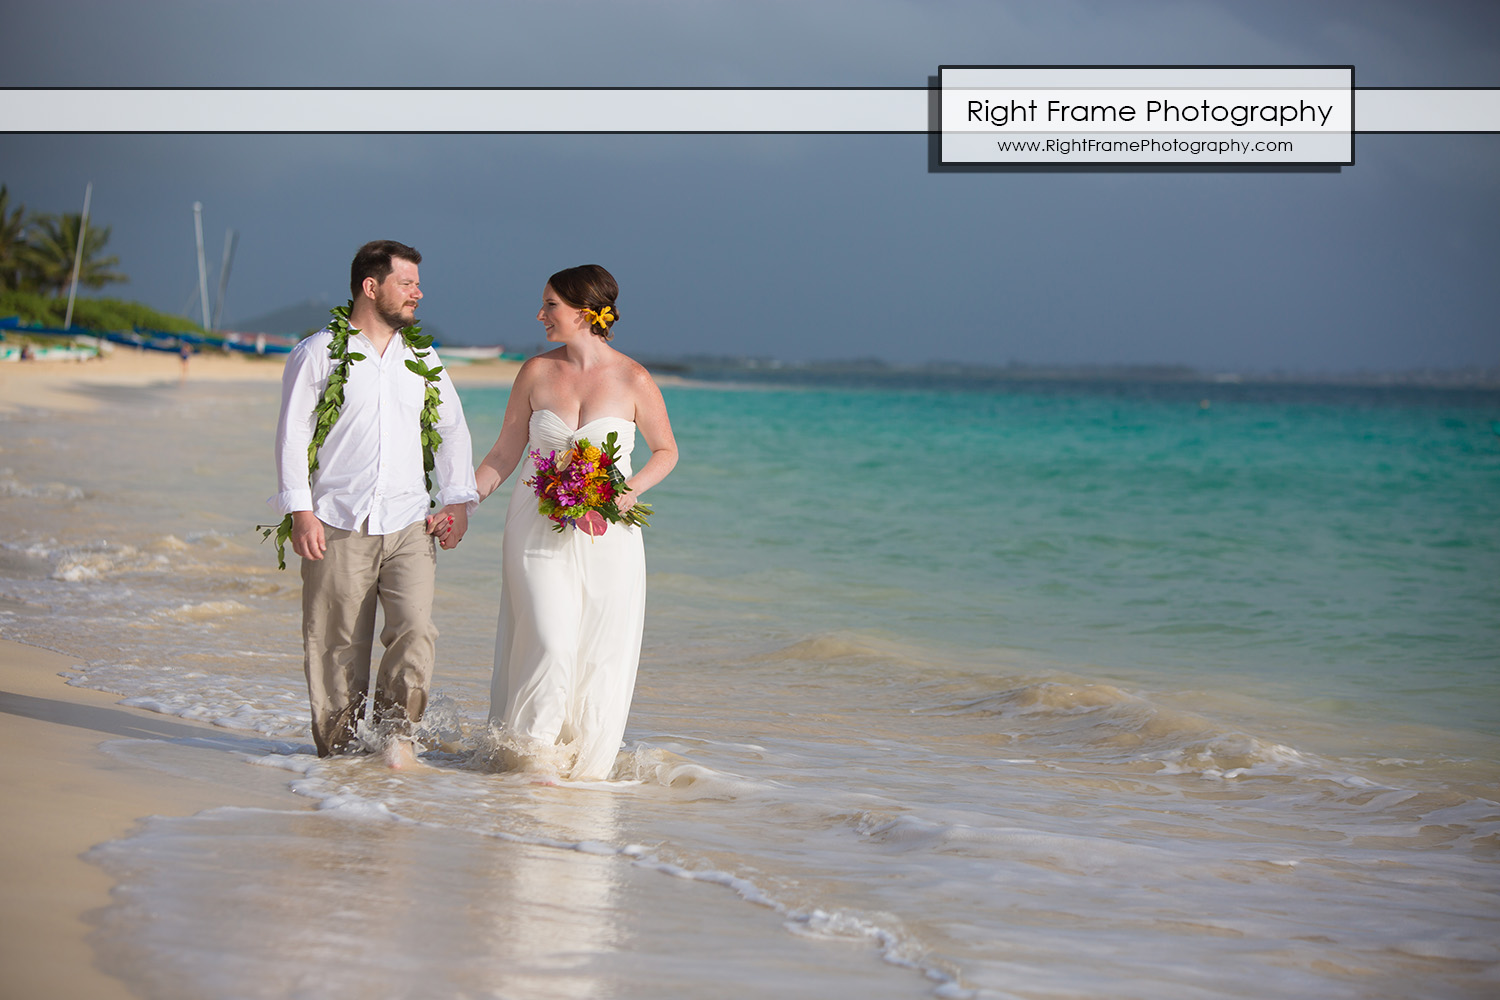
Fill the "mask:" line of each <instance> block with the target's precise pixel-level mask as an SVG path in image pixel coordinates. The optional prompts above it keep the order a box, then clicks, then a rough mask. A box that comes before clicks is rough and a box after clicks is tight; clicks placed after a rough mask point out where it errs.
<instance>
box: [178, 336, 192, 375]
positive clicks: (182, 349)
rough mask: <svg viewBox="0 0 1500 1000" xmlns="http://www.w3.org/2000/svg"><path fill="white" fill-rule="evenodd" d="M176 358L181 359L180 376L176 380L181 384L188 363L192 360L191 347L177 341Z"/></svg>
mask: <svg viewBox="0 0 1500 1000" xmlns="http://www.w3.org/2000/svg"><path fill="white" fill-rule="evenodd" d="M177 356H178V357H179V358H181V359H182V374H181V375H180V376H178V379H177V380H178V381H179V382H181V381H183V380H184V379H186V378H187V373H188V362H189V361H191V360H193V347H192V345H191V344H189V343H188V342H187V341H185V340H180V341H178V346H177Z"/></svg>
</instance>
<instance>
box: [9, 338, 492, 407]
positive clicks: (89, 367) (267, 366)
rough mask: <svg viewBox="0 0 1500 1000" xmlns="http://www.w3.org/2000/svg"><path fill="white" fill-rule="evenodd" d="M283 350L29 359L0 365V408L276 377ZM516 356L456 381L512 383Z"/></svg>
mask: <svg viewBox="0 0 1500 1000" xmlns="http://www.w3.org/2000/svg"><path fill="white" fill-rule="evenodd" d="M285 361H286V356H285V355H270V356H266V357H250V356H247V355H243V354H213V353H207V354H195V355H193V358H192V360H191V361H190V362H188V368H187V372H186V373H185V374H184V372H183V370H182V363H181V362H180V361H179V360H178V358H177V356H176V355H175V354H164V353H162V352H160V351H133V350H128V349H117V350H114V351H111V352H109V353H107V354H105V355H104V356H103V357H100V358H95V359H93V360H89V361H45V362H44V361H32V362H12V363H9V364H0V408H4V409H8V410H14V409H16V408H20V407H29V408H41V409H51V410H73V411H77V410H92V409H95V408H96V407H98V405H99V399H98V396H97V395H90V394H89V392H88V389H89V387H100V386H121V387H127V386H129V387H140V386H153V385H172V384H176V383H179V382H182V381H184V380H187V381H193V382H279V381H281V371H282V366H283V364H284V363H285ZM520 367H521V365H520V362H517V361H476V362H470V363H467V364H464V363H459V364H450V365H449V366H448V372H449V374H450V375H451V376H452V377H453V381H454V383H455V384H456V385H458V386H461V387H462V386H485V385H510V384H511V382H512V381H513V380H514V379H515V377H516V371H517V370H518V369H519V368H520Z"/></svg>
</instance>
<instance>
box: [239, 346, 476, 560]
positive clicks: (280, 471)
mask: <svg viewBox="0 0 1500 1000" xmlns="http://www.w3.org/2000/svg"><path fill="white" fill-rule="evenodd" d="M332 339H333V334H332V333H330V332H329V331H328V330H326V329H324V330H322V331H320V332H318V333H315V334H313V335H312V336H311V337H308V338H307V339H306V340H304V341H302V343H300V344H298V345H297V346H296V347H295V348H293V349H292V353H291V355H290V356H289V357H288V358H287V362H286V371H285V372H284V373H283V374H282V377H281V420H280V422H279V423H278V424H277V427H276V478H277V489H278V490H279V491H280V492H278V493H277V494H276V495H275V496H274V497H271V498H270V499H269V500H268V501H266V502H267V503H269V504H270V505H271V506H272V507H275V508H276V510H277V512H279V513H281V514H290V513H292V512H293V511H298V510H310V511H312V512H313V513H315V514H317V515H318V519H319V520H321V521H322V522H323V523H324V524H327V525H330V526H331V527H334V528H346V529H351V530H352V529H354V528H357V527H359V525H360V524H361V523H362V522H363V521H364V520H365V518H369V519H370V525H369V532H370V534H372V535H389V534H391V533H393V532H396V531H400V530H401V529H402V528H405V527H406V526H408V525H410V524H412V523H414V522H416V521H420V520H422V519H423V518H424V517H425V516H426V515H427V513H428V496H427V490H426V487H425V486H424V484H423V482H422V426H421V417H422V404H423V401H424V397H425V395H426V391H427V380H426V379H424V378H423V377H422V376H420V375H418V374H417V373H416V372H414V371H412V370H411V369H409V368H407V367H406V362H407V361H410V360H415V359H416V355H415V354H414V353H413V352H412V350H411V348H409V347H407V346H406V342H405V341H403V340H402V339H401V336H400V335H399V334H397V335H396V336H394V337H392V338H391V341H390V343H388V344H387V345H386V349H385V354H384V355H381V354H380V353H379V352H377V351H376V350H375V346H374V345H373V344H371V343H370V340H369V338H367V337H366V336H365V335H364V334H363V333H358V332H356V333H354V334H352V335H351V336H350V337H349V350H350V351H351V352H352V353H355V354H363V355H364V360H362V361H355V362H354V363H353V364H351V365H350V366H349V380H348V381H347V382H346V383H345V384H344V405H343V407H342V408H341V409H340V411H339V418H338V420H337V422H335V423H334V425H333V428H332V429H331V430H330V431H329V432H328V439H327V440H326V441H324V442H323V447H322V448H320V449H319V450H318V469H317V471H316V472H314V473H313V474H312V480H311V482H309V481H308V471H307V466H308V462H307V446H308V444H309V443H310V442H311V441H312V436H313V428H314V418H313V411H314V409H315V408H316V407H317V405H318V400H319V399H321V398H322V397H323V389H324V387H325V386H327V385H328V376H329V375H330V374H332V373H333V366H334V362H333V361H332V360H331V359H330V358H329V357H328V345H329V342H330V341H332ZM421 360H422V361H423V362H424V363H425V364H426V365H427V366H428V367H429V368H432V367H436V366H437V365H439V364H441V363H442V362H440V361H439V360H438V358H437V353H436V352H429V353H428V355H427V357H425V358H423V359H421ZM437 386H438V392H439V393H440V394H441V401H440V403H439V405H438V422H437V430H438V433H439V434H441V435H442V436H443V443H442V444H441V445H440V446H438V449H437V454H436V455H434V456H433V466H434V467H433V470H432V479H433V484H434V485H435V486H436V487H437V490H438V494H437V502H438V504H439V505H440V506H444V505H447V504H452V503H468V504H469V510H470V511H471V512H472V511H473V509H474V508H475V507H476V506H477V505H478V503H479V490H478V488H477V487H476V486H475V484H474V455H473V446H472V444H471V443H470V440H469V428H468V425H467V424H465V423H464V410H463V404H462V403H460V402H459V399H458V391H457V390H456V389H454V387H453V382H452V381H451V380H450V379H449V378H448V373H447V371H443V372H441V373H439V375H438V382H437Z"/></svg>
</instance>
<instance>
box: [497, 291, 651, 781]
mask: <svg viewBox="0 0 1500 1000" xmlns="http://www.w3.org/2000/svg"><path fill="white" fill-rule="evenodd" d="M618 295H619V286H618V285H617V284H616V283H615V279H614V278H613V277H612V276H611V275H610V273H609V272H608V271H606V270H605V269H604V268H602V267H599V266H598V265H597V264H585V265H583V266H581V267H570V268H568V269H567V270H565V271H559V272H557V273H556V274H554V275H553V276H552V277H551V278H549V279H548V280H547V286H546V288H544V289H543V290H542V308H541V309H540V310H539V311H538V312H537V316H536V318H537V319H538V320H540V321H541V324H542V326H543V327H544V328H545V329H546V331H547V339H548V340H549V341H551V342H553V343H556V344H560V345H561V346H560V347H558V348H557V349H555V350H552V351H548V352H547V353H545V354H540V355H537V356H536V357H534V358H532V359H531V360H530V361H527V362H526V363H525V364H524V365H522V366H521V370H520V372H519V373H518V374H517V375H516V380H515V384H514V385H513V386H512V388H511V391H510V401H509V403H507V405H506V407H505V419H504V421H503V423H502V424H501V426H500V437H499V438H498V439H497V440H496V441H495V446H494V447H493V448H491V449H490V452H489V454H488V455H486V456H485V458H484V461H483V462H481V463H480V464H479V468H478V470H477V471H476V473H475V478H476V480H477V483H478V486H479V495H480V497H481V498H484V497H487V496H489V495H490V494H491V493H493V492H494V491H495V490H496V489H497V488H498V487H499V486H500V484H501V483H502V482H504V481H505V480H506V479H508V478H509V477H510V474H511V473H512V472H513V471H515V468H516V466H517V465H518V464H520V463H521V461H522V459H523V458H526V457H528V456H529V455H530V454H531V451H532V450H533V449H536V450H538V451H540V452H541V454H542V455H543V456H546V455H547V454H548V453H549V452H551V451H554V450H555V451H557V452H559V453H562V452H564V451H566V450H568V449H569V448H571V447H572V446H573V445H574V443H575V442H577V441H578V440H579V439H581V438H587V439H588V440H589V442H590V444H593V445H597V446H601V447H602V446H603V445H604V441H605V438H606V437H607V436H608V435H609V434H610V432H615V433H616V434H617V435H618V437H617V443H618V446H619V458H618V462H617V465H618V467H619V469H620V471H621V472H622V473H624V475H625V477H626V483H627V484H628V485H629V486H630V492H629V493H626V494H625V495H624V496H623V497H620V498H619V500H618V506H619V508H620V512H621V513H624V512H625V511H626V510H628V509H629V508H630V507H632V506H634V505H635V504H636V503H637V502H639V501H640V499H641V495H642V494H644V493H645V492H646V491H647V490H649V489H650V488H651V487H653V486H655V485H656V484H657V483H659V482H661V481H662V480H663V479H664V478H666V475H667V473H669V472H671V471H672V467H673V466H675V465H676V464H677V442H676V441H675V440H674V439H673V437H672V425H671V423H670V422H669V421H668V419H667V407H666V404H665V403H664V402H663V401H662V397H661V391H660V390H659V389H657V387H656V383H655V382H653V381H652V379H651V376H650V375H649V374H648V373H647V372H646V369H645V368H643V367H641V365H639V364H637V363H636V362H635V361H632V360H631V359H630V358H628V357H626V356H625V355H624V354H621V353H620V352H619V351H617V350H615V349H614V348H613V347H611V346H610V344H609V340H610V336H611V334H610V328H611V327H612V326H613V325H614V323H615V321H616V320H618V319H619V312H618V311H617V310H616V308H615V298H616V297H617V296H618ZM637 432H639V433H640V435H641V437H643V438H644V439H645V443H646V446H647V447H648V448H649V449H650V451H651V457H650V459H648V460H647V462H646V464H645V465H643V466H642V467H641V469H640V471H638V472H632V467H631V449H632V447H633V446H634V444H635V438H636V434H637ZM534 471H535V470H534V469H533V468H532V463H531V462H530V461H529V460H528V461H527V464H526V467H525V468H524V469H523V470H522V476H521V477H520V481H518V483H517V485H516V487H515V491H514V492H513V493H512V495H511V499H510V508H509V510H508V511H507V513H506V515H505V539H504V542H503V545H502V549H501V562H500V565H501V571H500V577H501V586H500V625H499V631H498V634H497V636H496V639H495V675H494V680H493V681H492V682H491V687H490V725H491V727H492V728H494V729H495V730H497V731H498V734H499V736H500V739H501V740H502V747H503V748H504V749H505V750H507V751H509V752H511V753H514V754H517V755H519V756H520V757H521V759H522V762H523V763H531V764H533V765H541V766H547V765H548V764H551V765H552V766H556V767H557V769H558V770H559V772H560V773H561V774H562V775H564V776H566V777H570V778H574V779H599V778H607V777H608V776H609V774H610V771H611V769H612V768H613V766H614V762H615V755H616V753H617V752H618V751H619V748H620V741H621V737H622V735H623V734H624V731H625V718H626V716H627V715H628V714H629V712H630V700H631V696H632V694H633V692H634V689H635V672H636V665H637V663H638V661H639V660H640V654H641V626H642V622H643V619H644V617H645V605H646V560H645V549H644V547H643V546H642V544H641V529H640V528H637V527H634V526H630V525H625V524H610V525H608V526H607V528H606V530H605V531H604V532H603V534H599V535H591V534H589V532H588V531H587V530H583V529H580V528H577V527H571V526H570V527H566V528H564V529H563V531H562V533H561V534H559V533H557V532H555V531H553V530H552V529H553V523H552V521H550V520H549V519H548V518H546V517H544V516H543V515H541V514H540V513H538V512H537V499H536V496H535V494H534V493H533V491H532V490H531V489H530V488H529V487H528V486H526V485H525V482H524V481H525V480H526V479H529V478H530V477H531V474H532V472H534ZM554 748H556V749H554Z"/></svg>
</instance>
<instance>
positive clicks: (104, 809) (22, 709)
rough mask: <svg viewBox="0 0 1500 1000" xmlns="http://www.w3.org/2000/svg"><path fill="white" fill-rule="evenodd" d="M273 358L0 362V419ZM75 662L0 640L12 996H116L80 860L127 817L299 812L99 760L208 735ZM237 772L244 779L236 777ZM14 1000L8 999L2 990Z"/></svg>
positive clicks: (479, 372) (500, 370)
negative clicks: (135, 703)
mask: <svg viewBox="0 0 1500 1000" xmlns="http://www.w3.org/2000/svg"><path fill="white" fill-rule="evenodd" d="M283 361H284V358H283V357H280V356H273V357H267V358H252V357H246V356H243V355H217V354H200V355H195V356H194V357H193V358H192V360H191V361H190V362H189V364H188V369H187V372H186V374H185V375H184V372H183V370H182V364H181V362H180V361H179V360H178V358H177V357H176V356H175V355H169V354H164V353H160V352H149V351H130V350H116V351H113V352H110V353H109V354H106V355H105V356H103V357H100V358H97V359H94V360H90V361H82V362H65V361H63V362H30V363H13V364H7V365H0V410H5V411H9V412H14V411H16V410H18V409H41V410H60V411H73V412H77V411H91V410H94V409H97V408H98V407H99V406H100V405H101V403H102V398H103V397H102V396H101V393H100V392H99V390H100V389H108V388H114V387H150V386H166V385H173V384H177V383H180V382H182V381H184V380H186V381H190V382H277V381H280V379H281V371H282V364H283ZM519 367H520V365H519V363H517V362H511V361H495V362H478V363H471V364H460V365H456V366H454V367H453V368H452V369H451V372H452V375H453V377H454V381H455V382H456V383H457V384H459V385H465V386H468V385H509V384H510V383H511V381H512V380H513V379H514V377H515V372H516V370H517V369H518V368H519ZM76 663H77V661H76V660H74V659H72V658H70V657H68V656H66V655H63V654H60V653H56V652H53V651H50V650H46V649H38V648H36V647H34V646H27V645H22V644H20V643H16V642H11V641H8V640H4V639H0V708H3V710H4V711H5V713H6V714H7V715H8V716H9V719H8V721H7V723H6V725H5V727H4V728H3V730H0V746H3V747H4V751H5V756H6V759H7V760H8V761H9V762H10V765H11V766H10V768H9V769H8V773H7V777H6V779H5V783H6V786H7V789H8V794H7V799H8V800H9V801H10V802H12V803H19V802H25V803H27V808H25V809H16V808H11V809H7V810H5V813H4V817H3V819H0V831H3V833H0V841H3V846H0V857H3V859H4V860H3V865H4V871H5V873H6V887H7V888H6V892H5V893H4V894H3V896H0V914H3V916H0V925H3V927H4V932H3V933H0V964H3V965H4V967H5V969H6V977H5V978H6V990H5V992H6V993H7V994H8V995H12V996H89V997H98V998H108V997H126V996H129V995H130V994H129V992H128V991H127V990H126V989H125V988H124V986H123V985H122V984H121V983H120V981H119V980H117V979H115V978H113V977H111V976H108V975H106V974H104V973H102V972H99V971H97V969H96V968H95V965H94V959H93V954H92V952H91V950H90V948H89V946H88V944H87V943H86V935H87V933H88V931H89V924H88V921H87V919H86V914H88V913H89V912H90V911H92V910H96V909H98V908H99V907H102V906H104V905H105V904H106V903H107V902H108V894H109V889H110V886H111V884H112V883H111V880H110V878H109V877H108V876H107V875H106V874H105V873H104V872H103V871H101V870H100V869H99V868H98V867H96V866H94V865H91V864H89V863H87V862H86V861H84V860H83V859H82V858H81V855H82V854H83V853H84V852H86V851H87V850H88V849H89V848H91V847H93V846H94V845H96V844H99V843H101V842H104V841H108V840H112V839H115V838H118V837H121V836H123V835H125V834H126V833H127V832H128V831H129V830H130V829H131V827H132V826H133V825H134V824H135V823H136V821H137V820H139V819H141V818H143V817H147V816H153V815H161V816H180V815H188V814H191V813H194V812H198V811H200V810H203V809H208V808H212V807H214V806H221V805H267V806H271V805H274V806H276V807H278V808H282V809H287V808H297V806H298V804H299V802H300V801H301V800H299V799H297V797H296V796H294V795H292V794H291V793H289V792H287V791H286V790H285V784H286V782H285V779H284V776H282V775H277V774H274V773H268V774H267V775H266V776H265V777H266V781H265V782H264V783H257V782H254V781H250V782H248V783H247V782H246V780H245V779H244V777H243V775H241V777H240V778H239V780H237V781H236V783H235V784H234V785H233V786H229V785H225V784H221V783H216V782H213V783H211V782H207V781H203V780H200V779H196V778H190V777H181V776H176V775H172V774H167V773H163V772H162V771H160V770H158V769H156V768H154V767H144V766H141V765H139V764H134V763H131V762H129V761H127V760H123V759H120V758H118V757H111V756H108V755H106V754H104V753H101V752H100V750H99V746H100V744H101V743H104V742H106V741H109V740H119V739H132V738H140V739H149V740H170V739H180V738H187V737H191V736H194V735H196V734H202V735H206V736H212V735H213V734H215V733H218V732H220V731H219V730H217V729H216V728H215V727H213V726H207V725H203V724H200V723H194V722H191V721H187V720H181V719H173V718H167V717H164V716H161V715H158V714H156V713H152V712H146V711H142V710H139V709H133V708H125V707H121V706H120V705H118V704H116V702H117V701H118V700H119V699H118V698H117V697H116V696H114V695H110V694H106V693H103V692H99V691H91V690H87V689H84V688H77V687H71V686H69V685H67V684H66V683H65V681H64V680H63V678H62V677H61V676H60V674H62V673H63V672H65V671H67V670H69V669H70V668H72V667H74V666H75V665H76ZM242 770H243V769H242ZM11 991H14V992H11Z"/></svg>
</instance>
